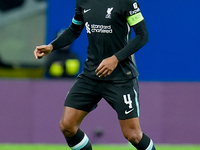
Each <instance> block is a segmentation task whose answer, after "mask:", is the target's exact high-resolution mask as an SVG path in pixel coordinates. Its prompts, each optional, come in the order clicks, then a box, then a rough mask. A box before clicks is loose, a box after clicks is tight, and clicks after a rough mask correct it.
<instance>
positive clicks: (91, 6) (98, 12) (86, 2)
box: [72, 0, 144, 81]
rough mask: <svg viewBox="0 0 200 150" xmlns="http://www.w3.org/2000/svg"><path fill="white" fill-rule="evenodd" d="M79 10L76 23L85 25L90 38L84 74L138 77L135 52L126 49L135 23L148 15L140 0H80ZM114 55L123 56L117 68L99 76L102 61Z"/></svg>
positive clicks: (123, 77)
mask: <svg viewBox="0 0 200 150" xmlns="http://www.w3.org/2000/svg"><path fill="white" fill-rule="evenodd" d="M75 10H76V14H75V16H74V18H73V20H72V23H74V24H76V25H80V26H85V29H86V32H87V37H88V41H89V45H88V48H87V60H86V61H85V64H84V71H83V74H84V75H86V76H88V77H90V78H94V79H98V80H112V81H120V80H126V79H131V78H134V77H137V76H138V75H139V74H138V71H137V69H136V66H135V64H134V63H133V61H132V58H131V54H132V53H125V51H124V52H123V49H124V48H125V47H126V46H127V44H128V43H129V40H130V33H131V26H134V25H136V24H138V23H139V22H141V21H142V20H143V19H144V18H143V16H142V14H141V12H140V8H139V5H138V2H137V1H136V0H77V3H76V9H75ZM138 42H140V41H138ZM136 44H137V43H136ZM129 51H130V50H129ZM133 51H134V47H133ZM112 55H115V56H116V57H117V58H118V60H119V63H118V65H117V67H116V68H115V70H114V71H113V72H112V73H111V75H109V76H107V77H101V78H99V77H97V76H96V72H95V70H96V69H97V67H98V66H99V64H100V63H101V61H102V60H103V59H105V58H108V57H111V56H112Z"/></svg>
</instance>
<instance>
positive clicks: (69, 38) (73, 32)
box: [34, 4, 85, 59]
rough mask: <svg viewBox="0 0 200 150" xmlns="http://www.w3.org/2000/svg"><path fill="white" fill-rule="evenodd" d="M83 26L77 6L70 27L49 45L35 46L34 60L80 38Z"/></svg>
mask: <svg viewBox="0 0 200 150" xmlns="http://www.w3.org/2000/svg"><path fill="white" fill-rule="evenodd" d="M84 26H85V25H84V22H83V16H82V12H81V9H80V8H79V6H78V4H77V5H76V9H75V15H74V17H73V19H72V23H71V24H70V26H69V27H68V28H67V29H66V30H65V31H64V32H63V33H62V34H61V35H60V36H58V37H57V38H56V39H55V40H53V41H52V42H51V43H50V44H49V45H42V46H37V47H36V49H35V51H34V55H35V58H36V59H38V58H42V57H43V56H45V55H47V54H49V53H50V52H51V51H53V50H56V49H60V48H63V47H65V46H67V45H70V44H71V43H73V42H74V41H75V40H76V39H77V38H78V37H79V36H80V34H81V32H82V30H83V28H84Z"/></svg>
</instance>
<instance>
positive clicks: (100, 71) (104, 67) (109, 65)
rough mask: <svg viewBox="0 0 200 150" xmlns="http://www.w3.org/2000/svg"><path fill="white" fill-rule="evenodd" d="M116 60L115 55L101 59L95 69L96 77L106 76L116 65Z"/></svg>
mask: <svg viewBox="0 0 200 150" xmlns="http://www.w3.org/2000/svg"><path fill="white" fill-rule="evenodd" d="M118 62H119V61H118V59H117V57H116V56H115V55H113V56H111V57H108V58H106V59H104V60H102V62H101V63H100V64H99V66H98V68H97V69H96V70H95V72H96V75H97V76H98V77H106V76H108V75H110V74H111V73H112V72H113V70H114V69H115V68H116V67H117V64H118Z"/></svg>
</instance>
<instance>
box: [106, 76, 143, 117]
mask: <svg viewBox="0 0 200 150" xmlns="http://www.w3.org/2000/svg"><path fill="white" fill-rule="evenodd" d="M106 87H107V89H105V91H104V92H105V93H106V94H104V96H103V97H104V98H105V99H106V101H107V102H108V103H109V104H110V105H111V106H112V107H113V108H114V109H115V110H116V112H117V114H118V118H119V119H120V120H124V119H130V118H136V117H139V92H138V91H139V88H138V81H137V78H134V79H132V80H129V81H126V82H123V83H117V82H116V83H113V84H109V85H107V86H106Z"/></svg>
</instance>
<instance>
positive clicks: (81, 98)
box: [64, 75, 139, 120]
mask: <svg viewBox="0 0 200 150" xmlns="http://www.w3.org/2000/svg"><path fill="white" fill-rule="evenodd" d="M138 90H139V88H138V80H137V78H134V79H131V80H127V81H123V82H122V81H121V82H116V81H115V82H113V81H100V80H94V79H91V78H88V77H86V76H84V75H79V76H78V78H77V79H76V81H75V83H74V85H73V86H72V88H71V90H70V91H69V92H68V94H67V97H66V99H65V104H64V105H65V106H68V107H72V108H75V109H78V110H83V111H86V112H90V111H92V110H93V109H95V108H96V107H97V104H98V102H99V101H100V100H101V99H102V98H104V99H105V100H106V101H107V102H108V104H109V105H110V106H111V107H112V108H113V109H114V110H115V111H116V112H117V114H118V118H119V119H120V120H124V119H130V118H135V117H139V93H138Z"/></svg>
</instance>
